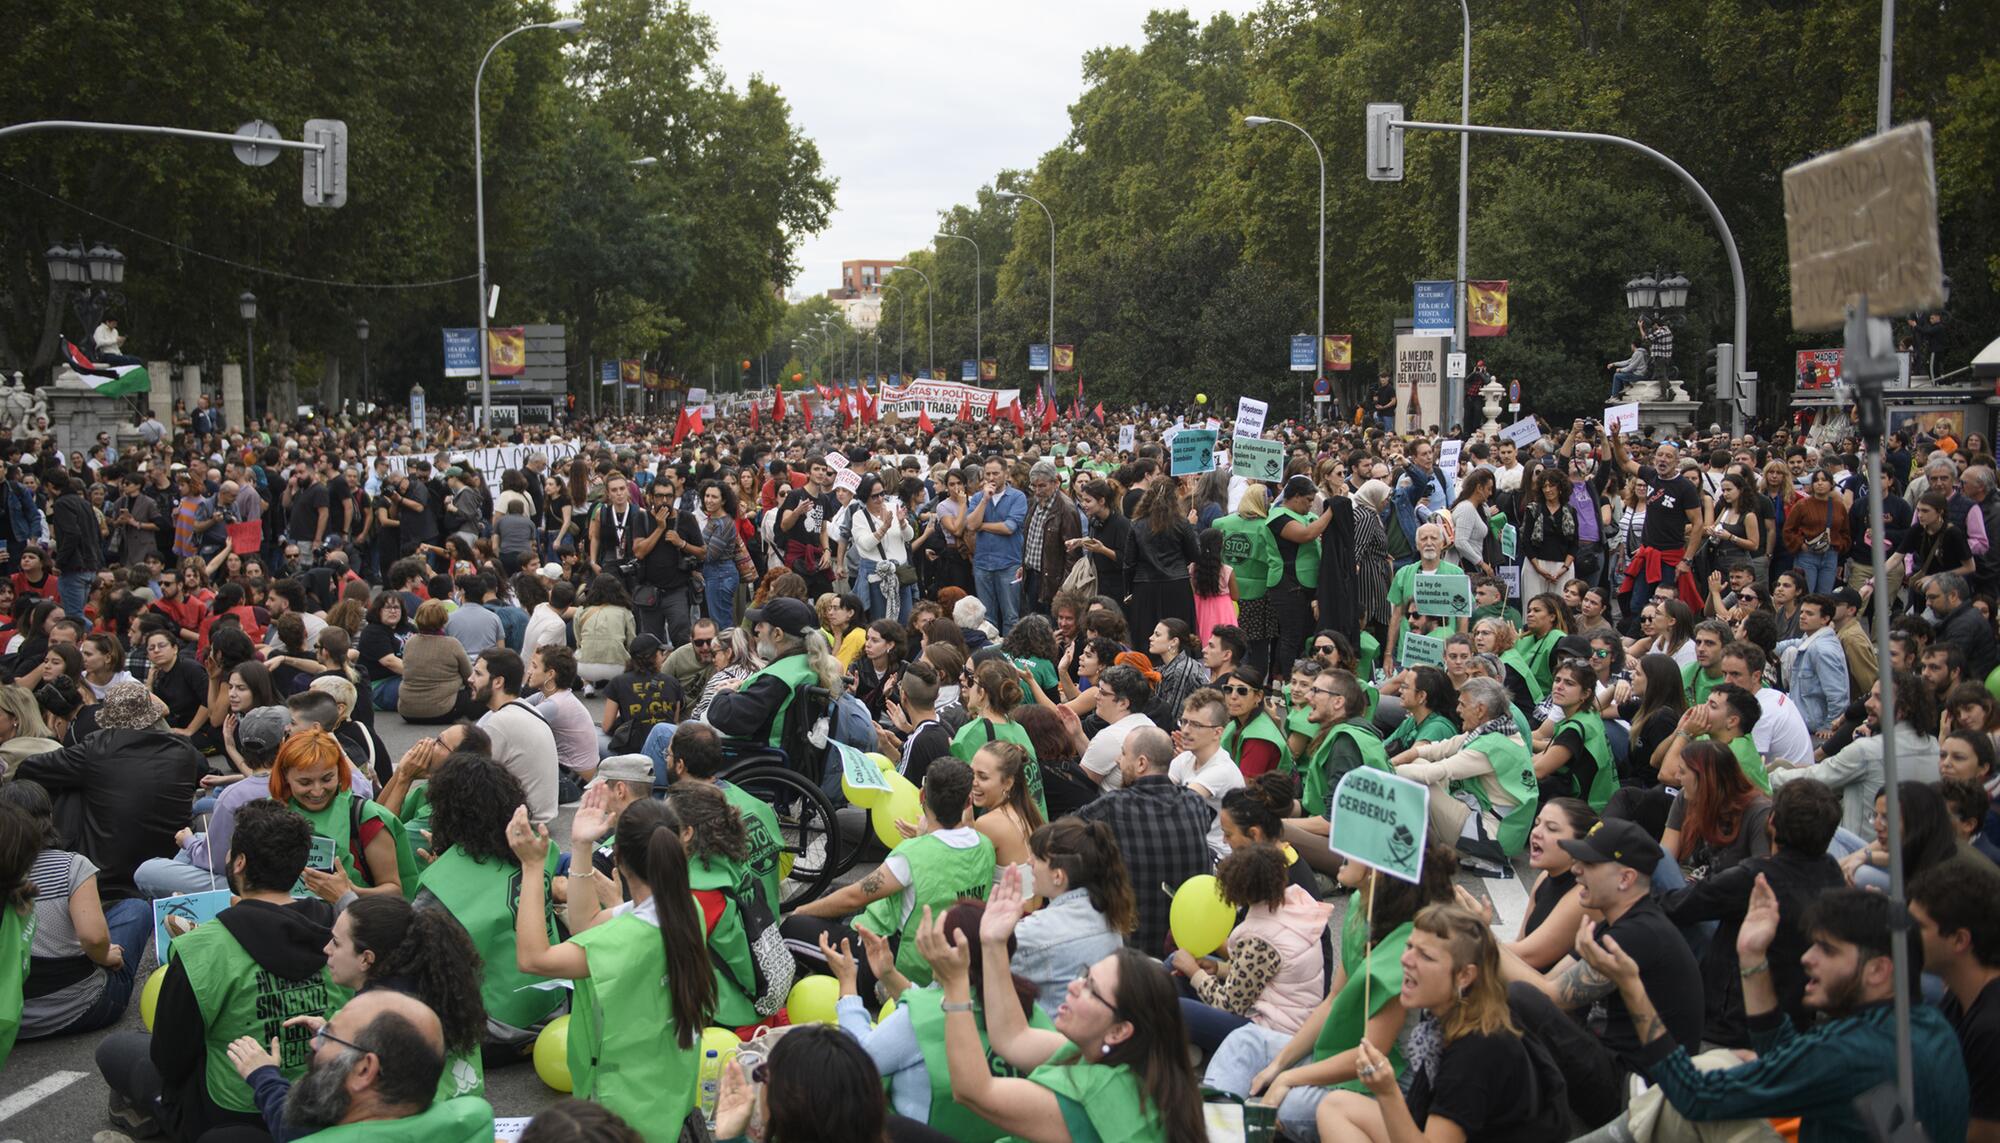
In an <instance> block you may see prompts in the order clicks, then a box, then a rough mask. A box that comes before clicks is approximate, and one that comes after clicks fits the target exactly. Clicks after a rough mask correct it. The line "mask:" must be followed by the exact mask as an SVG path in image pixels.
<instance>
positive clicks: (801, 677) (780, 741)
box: [737, 652, 819, 747]
mask: <svg viewBox="0 0 2000 1143" xmlns="http://www.w3.org/2000/svg"><path fill="white" fill-rule="evenodd" d="M765 678H769V679H776V680H778V681H779V682H781V683H783V684H785V687H786V690H785V700H784V701H783V702H781V703H779V704H778V709H777V711H776V712H774V713H773V714H772V715H771V733H770V734H769V735H768V736H767V737H768V739H769V741H770V744H771V745H772V746H778V747H782V746H784V744H785V716H786V714H787V713H788V712H790V710H791V709H792V703H793V701H794V700H796V699H797V698H798V697H799V692H800V691H801V690H803V689H805V688H806V687H816V686H818V685H819V673H818V672H817V671H815V670H813V669H812V663H811V662H810V661H808V660H807V658H806V656H805V654H804V652H801V653H799V654H797V655H786V656H785V657H784V658H782V659H779V660H778V661H777V662H775V663H772V664H771V665H770V666H768V667H765V668H764V669H763V670H761V671H758V672H757V673H755V674H753V675H751V676H750V677H749V678H747V679H744V680H743V683H742V686H740V687H738V688H737V689H738V690H747V689H749V686H750V684H751V683H754V682H756V681H757V680H758V679H765Z"/></svg>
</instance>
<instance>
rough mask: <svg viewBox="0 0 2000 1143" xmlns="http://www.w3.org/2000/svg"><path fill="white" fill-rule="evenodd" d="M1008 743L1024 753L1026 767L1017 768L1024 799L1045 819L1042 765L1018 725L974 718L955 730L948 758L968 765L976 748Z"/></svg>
mask: <svg viewBox="0 0 2000 1143" xmlns="http://www.w3.org/2000/svg"><path fill="white" fill-rule="evenodd" d="M996 739H997V740H998V741H1001V742H1012V743H1014V744H1015V745H1017V746H1019V747H1020V748H1021V749H1023V750H1025V751H1027V752H1028V764H1027V765H1026V766H1024V767H1022V769H1021V777H1022V778H1024V779H1026V781H1027V783H1028V796H1029V797H1030V798H1033V799H1034V801H1035V808H1036V809H1038V810H1040V811H1042V820H1044V821H1047V820H1048V816H1049V803H1048V799H1047V798H1045V797H1043V796H1042V764H1041V762H1040V761H1039V760H1037V759H1036V757H1035V740H1034V739H1032V738H1029V737H1028V732H1027V730H1025V729H1024V728H1023V727H1022V726H1021V724H1020V723H1018V722H1013V721H1011V720H1010V721H1007V722H995V721H993V720H992V719H990V718H975V719H971V720H969V721H967V722H966V724H965V725H964V726H961V727H959V728H958V733H957V734H955V735H953V736H952V739H951V756H952V757H953V758H956V759H958V760H959V761H960V762H963V763H965V764H966V765H968V766H970V765H972V756H973V755H974V754H977V753H979V748H980V747H982V746H984V745H986V744H987V743H989V742H992V741H995V740H996Z"/></svg>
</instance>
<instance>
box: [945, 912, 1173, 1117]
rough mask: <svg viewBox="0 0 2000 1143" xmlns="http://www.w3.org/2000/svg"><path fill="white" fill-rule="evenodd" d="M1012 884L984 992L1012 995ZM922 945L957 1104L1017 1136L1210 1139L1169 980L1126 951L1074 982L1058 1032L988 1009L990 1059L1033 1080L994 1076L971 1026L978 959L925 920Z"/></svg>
mask: <svg viewBox="0 0 2000 1143" xmlns="http://www.w3.org/2000/svg"><path fill="white" fill-rule="evenodd" d="M1023 898H1024V893H1023V890H1022V887H1021V885H1020V879H1019V877H1018V876H1017V875H1015V874H1013V873H1009V874H1008V875H1006V876H1005V877H1003V878H1001V881H1000V884H999V885H998V886H996V887H995V889H994V891H993V899H992V900H990V901H988V902H987V905H986V913H985V916H984V917H982V918H981V919H980V925H979V937H980V941H981V944H982V945H983V948H982V950H981V959H982V960H983V962H984V964H983V968H984V970H985V971H984V976H985V981H986V989H985V990H986V993H987V994H989V995H1004V994H1005V992H1006V990H1007V989H1009V988H1011V987H1012V985H1013V978H1012V969H1011V963H1010V957H1009V956H1008V952H1007V939H1008V937H1010V936H1012V935H1013V933H1014V931H1015V928H1016V926H1017V925H1019V924H1020V922H1021V918H1022V903H1023ZM925 920H926V923H925V924H924V926H923V927H922V928H921V929H920V930H918V934H917V940H918V944H919V946H920V947H921V948H922V949H923V952H924V955H925V957H926V958H927V959H929V960H930V962H931V964H932V965H933V967H934V969H935V971H936V974H937V978H938V980H939V982H940V984H941V986H942V990H943V993H944V1001H943V1003H941V1004H940V1005H939V1007H940V1008H941V1009H942V1010H943V1011H944V1013H945V1047H946V1057H947V1062H948V1064H949V1067H950V1071H951V1088H952V1097H953V1098H954V1099H956V1100H957V1101H958V1102H959V1103H960V1104H962V1105H964V1106H965V1107H966V1108H967V1109H969V1110H971V1111H972V1112H974V1113H975V1114H977V1115H979V1116H980V1117H981V1118H983V1119H985V1120H987V1121H988V1122H990V1123H992V1124H994V1125H995V1126H997V1127H999V1128H1000V1129H1001V1130H1003V1131H1006V1132H1008V1133H1010V1134H1012V1135H1015V1136H1019V1137H1025V1138H1029V1139H1060V1138H1063V1137H1065V1136H1072V1137H1074V1136H1077V1135H1080V1134H1084V1132H1080V1131H1072V1130H1071V1129H1070V1127H1069V1124H1070V1123H1072V1122H1074V1123H1078V1124H1087V1125H1088V1128H1087V1129H1086V1130H1087V1131H1088V1132H1089V1133H1093V1134H1095V1135H1096V1136H1098V1137H1100V1138H1106V1139H1121V1140H1130V1141H1132V1143H1153V1141H1158V1143H1167V1141H1168V1140H1186V1139H1201V1138H1204V1137H1206V1134H1207V1128H1206V1127H1205V1126H1204V1125H1203V1120H1202V1109H1201V1085H1200V1083H1199V1081H1198V1080H1197V1079H1196V1077H1195V1074H1194V1069H1192V1068H1191V1067H1189V1066H1188V1060H1187V1032H1186V1028H1185V1025H1184V1024H1183V1022H1182V1020H1181V1010H1180V1004H1179V997H1178V996H1177V995H1176V993H1175V989H1174V986H1173V983H1172V980H1171V978H1170V977H1169V976H1168V975H1167V973H1166V971H1165V970H1164V969H1162V968H1161V967H1160V965H1159V963H1158V962H1157V961H1154V960H1152V959H1151V958H1149V957H1147V956H1145V955H1144V954H1142V953H1138V952H1135V951H1133V950H1130V949H1121V950H1119V951H1118V952H1116V953H1114V954H1112V955H1110V956H1107V957H1104V958H1103V959H1101V960H1099V961H1097V962H1096V963H1094V964H1091V965H1090V966H1089V967H1087V968H1086V969H1085V970H1084V972H1083V974H1082V975H1080V976H1078V977H1077V978H1076V979H1075V980H1074V981H1072V982H1071V983H1070V986H1069V988H1068V989H1067V991H1066V995H1065V998H1064V1000H1063V1003H1062V1004H1061V1006H1060V1007H1058V1008H1057V1009H1056V1012H1055V1018H1054V1023H1055V1030H1054V1031H1053V1032H1050V1031H1044V1030H1042V1029H1038V1028H1032V1027H1030V1026H1029V1025H1028V1021H1027V1018H1026V1017H1025V1016H1023V1015H1022V1013H1021V1012H1020V1011H1019V1010H1018V1009H1016V1008H1015V1007H1014V1006H1013V1005H1009V1004H996V1005H993V1006H991V1007H989V1008H987V1009H986V1010H985V1015H986V1029H985V1031H986V1033H987V1036H988V1037H989V1038H990V1040H991V1045H992V1051H993V1052H995V1053H997V1054H998V1055H999V1056H1000V1058H1002V1059H1004V1060H1006V1061H1007V1062H1008V1063H1009V1064H1011V1065H1012V1066H1013V1068H1014V1070H1015V1071H1016V1072H1017V1073H1027V1078H1025V1079H1017V1078H1012V1077H1008V1078H1000V1077H996V1076H994V1074H993V1072H992V1068H991V1065H990V1064H989V1063H988V1057H987V1052H986V1051H985V1050H983V1049H984V1047H985V1045H983V1044H982V1042H981V1038H980V1035H979V1033H980V1028H979V1024H978V1021H977V1019H976V1018H975V1016H974V1008H973V1004H972V986H971V980H970V965H971V950H970V949H969V948H968V947H967V946H966V945H965V944H963V943H960V942H961V941H962V940H963V938H962V937H960V938H958V939H957V940H954V939H953V938H952V937H951V936H948V935H947V934H946V932H945V928H944V926H943V924H942V923H932V922H931V921H930V919H929V918H926V919H925Z"/></svg>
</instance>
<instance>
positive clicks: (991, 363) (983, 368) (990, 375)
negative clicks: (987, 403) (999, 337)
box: [979, 357, 1000, 381]
mask: <svg viewBox="0 0 2000 1143" xmlns="http://www.w3.org/2000/svg"><path fill="white" fill-rule="evenodd" d="M979 379H980V380H981V381H998V380H999V379H1000V359H999V358H997V357H987V358H982V359H981V360H980V362H979Z"/></svg>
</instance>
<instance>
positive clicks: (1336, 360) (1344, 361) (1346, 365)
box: [1320, 333, 1354, 370]
mask: <svg viewBox="0 0 2000 1143" xmlns="http://www.w3.org/2000/svg"><path fill="white" fill-rule="evenodd" d="M1320 360H1321V361H1323V362H1325V363H1326V368H1328V369H1342V370H1345V369H1352V368H1354V335H1353V334H1351V333H1329V334H1327V335H1326V352H1324V353H1322V354H1320Z"/></svg>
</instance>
